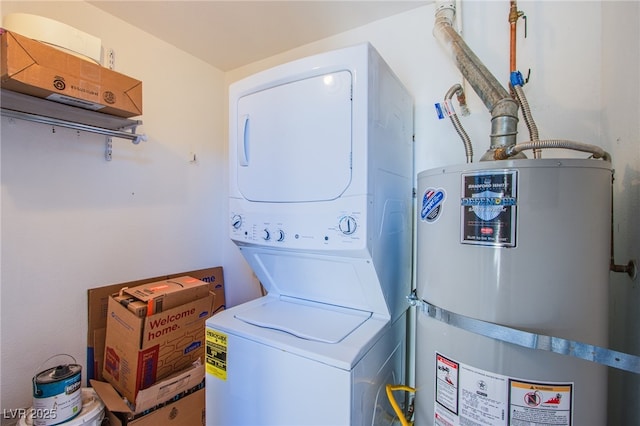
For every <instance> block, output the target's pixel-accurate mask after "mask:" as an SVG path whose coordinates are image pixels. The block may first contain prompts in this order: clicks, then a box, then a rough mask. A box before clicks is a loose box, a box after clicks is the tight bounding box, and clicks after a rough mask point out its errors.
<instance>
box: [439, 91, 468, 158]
mask: <svg viewBox="0 0 640 426" xmlns="http://www.w3.org/2000/svg"><path fill="white" fill-rule="evenodd" d="M455 94H458V95H460V94H462V86H461V85H460V84H454V85H453V86H451V88H450V89H449V90H448V91H447V93H446V94H445V96H444V99H445V101H450V100H451V98H453V95H455ZM449 118H450V119H451V123H452V124H453V127H454V128H455V129H456V132H457V133H458V135H459V136H460V138H461V139H462V143H463V144H464V153H465V155H466V157H467V163H473V146H472V145H471V139H470V138H469V135H467V132H465V130H464V128H463V127H462V123H460V119H459V118H458V115H457V114H456V113H455V111H454V112H453V114H451V115H449Z"/></svg>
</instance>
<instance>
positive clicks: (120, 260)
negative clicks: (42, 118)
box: [0, 0, 257, 424]
mask: <svg viewBox="0 0 640 426" xmlns="http://www.w3.org/2000/svg"><path fill="white" fill-rule="evenodd" d="M11 12H26V13H33V14H37V15H42V16H46V17H49V18H52V19H55V20H58V21H60V22H64V23H67V24H69V25H72V26H74V27H76V28H78V29H80V30H82V31H85V32H88V33H91V34H93V35H95V36H97V37H100V38H101V39H102V42H103V45H104V46H106V47H111V48H113V49H114V50H115V54H116V61H115V64H116V71H119V72H122V73H124V74H127V75H130V76H132V77H134V78H137V79H140V80H142V81H143V97H144V99H143V110H144V111H143V115H142V116H141V117H140V119H141V120H142V121H143V125H142V126H141V127H140V128H139V132H142V133H145V134H146V135H147V136H148V141H147V142H143V143H141V144H139V145H133V144H132V143H130V142H129V141H126V140H119V139H114V140H113V159H112V161H110V162H108V161H106V160H105V156H104V149H105V138H104V137H103V136H99V135H93V134H89V133H77V132H76V131H73V130H68V129H64V128H55V133H54V132H53V130H52V128H51V127H50V126H47V125H41V124H34V123H30V122H25V121H21V120H11V119H8V118H6V117H2V121H1V126H2V130H1V132H2V133H1V151H0V152H1V165H2V168H1V172H2V198H1V202H2V204H1V205H2V217H1V219H2V228H1V231H2V235H1V236H2V264H1V271H2V272H1V273H2V275H1V294H2V298H1V303H2V306H1V312H2V323H1V325H2V334H1V348H0V350H1V352H0V357H1V366H2V370H1V371H0V373H1V380H0V383H1V384H2V399H1V404H0V408H1V409H7V410H8V409H12V408H19V407H26V406H29V405H31V397H32V393H31V379H32V377H33V376H34V375H35V374H36V373H38V372H40V371H42V369H43V368H41V365H42V363H43V362H44V361H45V360H46V359H47V358H48V357H49V356H51V355H54V354H58V353H66V354H70V355H72V356H73V357H75V359H76V361H77V362H78V363H80V364H81V365H82V366H83V367H84V368H85V369H84V371H86V365H85V362H86V361H85V360H86V334H87V289H89V288H93V287H99V286H103V285H107V284H113V283H118V282H124V281H129V280H134V279H139V278H146V277H153V276H158V275H162V274H168V273H176V272H181V271H188V270H193V269H200V268H206V267H210V266H218V265H226V264H230V262H227V257H228V256H227V252H230V251H231V250H230V249H234V248H233V247H230V246H231V244H230V243H229V241H228V237H227V231H226V227H225V226H224V225H225V224H226V223H227V219H226V216H227V213H226V202H225V200H226V195H225V194H226V190H225V188H226V184H225V182H226V173H225V168H226V161H225V159H226V157H227V154H226V149H227V148H226V139H225V137H224V132H225V127H226V122H225V120H224V114H225V112H224V110H225V108H226V102H225V101H224V99H225V86H224V74H223V73H222V72H221V71H219V70H218V69H216V68H213V67H211V66H209V65H207V64H205V63H204V62H202V61H200V60H198V59H196V58H194V57H192V56H190V55H188V54H186V53H185V52H183V51H180V50H178V49H176V48H175V47H173V46H171V45H169V44H167V43H166V42H162V41H160V40H158V39H156V38H153V37H150V36H149V35H148V34H146V33H143V32H141V31H139V30H137V29H136V28H134V27H132V26H130V25H128V24H126V23H124V22H122V21H120V20H118V19H115V18H113V17H112V16H110V15H107V14H105V13H104V12H102V11H100V10H99V9H97V8H95V7H93V6H91V5H89V4H88V3H85V2H50V1H46V2H22V1H20V2H7V1H4V0H3V2H2V14H3V16H4V15H5V14H8V13H11ZM192 152H193V153H195V154H196V158H197V162H196V163H191V162H190V159H191V155H190V153H192ZM230 258H231V259H232V260H233V255H231V257H230ZM235 262H236V263H238V264H239V265H240V266H239V268H240V269H241V268H242V263H241V261H238V260H236V261H235ZM225 278H226V279H227V282H228V285H229V286H231V287H232V283H233V282H234V281H235V279H234V271H233V269H231V270H230V271H226V270H225ZM256 294H257V287H256V286H255V285H254V286H253V287H252V286H250V285H247V286H244V287H242V286H239V287H238V290H236V291H232V292H231V294H230V297H229V300H228V302H229V303H230V304H234V303H238V302H242V301H245V300H247V299H248V298H252V297H255V295H256ZM57 361H60V359H58V360H57ZM53 365H55V364H53ZM51 366H52V365H51V364H49V365H47V366H46V367H51ZM83 377H86V376H84V374H83ZM3 417H4V416H3ZM3 420H6V419H3ZM4 423H5V422H3V424H4Z"/></svg>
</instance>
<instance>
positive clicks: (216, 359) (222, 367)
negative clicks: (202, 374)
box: [206, 328, 227, 380]
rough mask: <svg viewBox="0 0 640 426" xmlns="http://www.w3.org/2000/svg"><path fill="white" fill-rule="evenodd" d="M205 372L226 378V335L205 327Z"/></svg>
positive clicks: (221, 378)
mask: <svg viewBox="0 0 640 426" xmlns="http://www.w3.org/2000/svg"><path fill="white" fill-rule="evenodd" d="M206 341H207V354H206V367H207V374H211V375H212V376H215V377H217V378H218V379H220V380H227V335H226V334H224V333H221V332H219V331H216V330H210V329H208V328H207V334H206Z"/></svg>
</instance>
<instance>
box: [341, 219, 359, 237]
mask: <svg viewBox="0 0 640 426" xmlns="http://www.w3.org/2000/svg"><path fill="white" fill-rule="evenodd" d="M357 227H358V223H357V222H356V220H355V219H354V218H353V216H343V217H342V218H340V222H339V223H338V228H339V229H340V232H342V233H343V234H344V235H351V234H353V233H354V232H356V228H357Z"/></svg>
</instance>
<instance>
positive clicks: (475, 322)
mask: <svg viewBox="0 0 640 426" xmlns="http://www.w3.org/2000/svg"><path fill="white" fill-rule="evenodd" d="M409 300H410V303H412V304H415V305H420V309H421V310H422V312H424V313H425V314H426V315H428V316H429V317H431V318H434V319H436V320H438V321H442V322H444V323H446V324H449V325H451V326H453V327H457V328H460V329H463V330H466V331H469V332H471V333H475V334H479V335H482V336H485V337H490V338H492V339H496V340H500V341H502V342H506V343H512V344H514V345H518V346H522V347H525V348H529V349H536V350H542V351H548V352H554V353H557V354H561V355H568V356H573V357H576V358H580V359H584V360H587V361H592V362H595V363H598V364H602V365H606V366H609V367H614V368H618V369H620V370H625V371H630V372H632V373H636V374H640V357H638V356H635V355H630V354H626V353H623V352H617V351H614V350H611V349H607V348H603V347H600V346H595V345H590V344H588V343H582V342H576V341H573V340H568V339H563V338H561V337H554V336H546V335H543V334H536V333H531V332H528V331H523V330H518V329H515V328H511V327H506V326H503V325H499V324H494V323H490V322H487V321H483V320H479V319H475V318H471V317H467V316H464V315H460V314H456V313H455V312H451V311H447V310H446V309H443V308H440V307H438V306H436V305H433V304H431V303H429V302H427V301H425V300H422V301H418V299H417V298H416V297H415V295H411V296H409Z"/></svg>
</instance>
